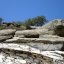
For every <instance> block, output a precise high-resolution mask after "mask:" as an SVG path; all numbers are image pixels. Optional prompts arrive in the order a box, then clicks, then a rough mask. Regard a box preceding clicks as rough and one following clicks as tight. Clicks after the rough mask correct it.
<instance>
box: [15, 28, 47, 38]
mask: <svg viewBox="0 0 64 64" xmlns="http://www.w3.org/2000/svg"><path fill="white" fill-rule="evenodd" d="M40 34H43V35H44V34H48V31H47V29H33V30H22V31H16V33H15V36H16V37H27V38H38V37H39V35H40Z"/></svg>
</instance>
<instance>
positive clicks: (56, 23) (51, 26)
mask: <svg viewBox="0 0 64 64" xmlns="http://www.w3.org/2000/svg"><path fill="white" fill-rule="evenodd" d="M59 25H64V20H62V19H55V20H52V21H50V22H49V23H47V24H45V25H44V26H42V27H41V28H42V29H48V30H52V29H54V28H55V27H56V26H59Z"/></svg>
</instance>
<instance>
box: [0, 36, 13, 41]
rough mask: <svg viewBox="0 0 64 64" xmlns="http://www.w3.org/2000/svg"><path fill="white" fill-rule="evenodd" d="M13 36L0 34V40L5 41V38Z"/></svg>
mask: <svg viewBox="0 0 64 64" xmlns="http://www.w3.org/2000/svg"><path fill="white" fill-rule="evenodd" d="M12 37H13V36H11V35H9V36H0V42H2V41H5V40H7V39H10V38H12Z"/></svg>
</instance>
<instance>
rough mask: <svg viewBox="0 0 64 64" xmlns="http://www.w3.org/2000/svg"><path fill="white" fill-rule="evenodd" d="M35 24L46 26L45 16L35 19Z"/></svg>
mask: <svg viewBox="0 0 64 64" xmlns="http://www.w3.org/2000/svg"><path fill="white" fill-rule="evenodd" d="M34 22H35V25H36V26H42V25H43V24H45V22H47V20H46V18H45V16H37V17H36V18H34Z"/></svg>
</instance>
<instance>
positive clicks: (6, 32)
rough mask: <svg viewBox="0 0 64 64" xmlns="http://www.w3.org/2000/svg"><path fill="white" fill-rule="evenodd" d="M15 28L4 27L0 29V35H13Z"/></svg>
mask: <svg viewBox="0 0 64 64" xmlns="http://www.w3.org/2000/svg"><path fill="white" fill-rule="evenodd" d="M15 31H16V30H15V29H4V30H0V36H5V35H13V34H14V33H15Z"/></svg>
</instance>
